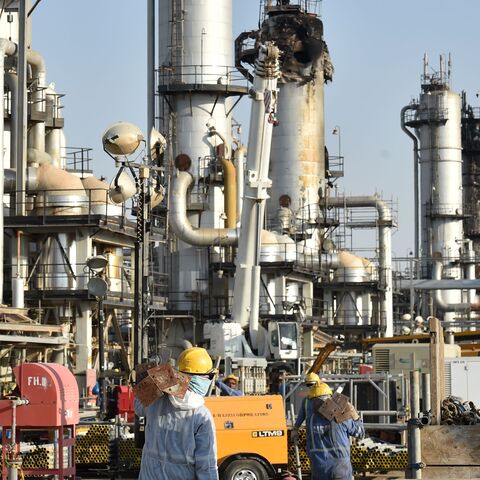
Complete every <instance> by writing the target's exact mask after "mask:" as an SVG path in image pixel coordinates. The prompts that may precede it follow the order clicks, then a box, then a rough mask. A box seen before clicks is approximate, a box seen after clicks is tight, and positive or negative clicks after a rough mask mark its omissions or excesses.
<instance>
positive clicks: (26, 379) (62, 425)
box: [0, 363, 79, 480]
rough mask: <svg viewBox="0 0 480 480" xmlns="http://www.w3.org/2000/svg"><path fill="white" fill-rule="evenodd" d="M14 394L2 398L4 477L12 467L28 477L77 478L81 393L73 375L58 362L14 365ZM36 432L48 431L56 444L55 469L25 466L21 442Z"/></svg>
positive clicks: (0, 402)
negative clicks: (21, 452)
mask: <svg viewBox="0 0 480 480" xmlns="http://www.w3.org/2000/svg"><path fill="white" fill-rule="evenodd" d="M13 371H14V375H15V379H16V384H17V387H18V388H17V389H16V394H15V397H9V398H7V399H2V400H0V426H1V427H2V480H6V479H7V476H8V471H9V469H11V468H18V469H19V470H22V473H23V474H24V475H25V476H33V475H55V476H56V477H57V478H61V479H65V478H70V479H72V478H75V425H76V424H78V421H79V411H78V409H79V393H78V386H77V382H76V379H75V377H74V375H73V374H72V373H71V372H70V370H68V369H67V368H66V367H63V366H62V365H58V364H56V363H24V364H22V365H20V366H18V367H16V368H14V370H13ZM33 431H45V434H46V436H47V438H48V439H49V442H51V443H53V452H54V456H53V468H22V466H21V457H20V455H19V452H20V441H21V440H22V438H23V437H24V435H28V433H32V432H33Z"/></svg>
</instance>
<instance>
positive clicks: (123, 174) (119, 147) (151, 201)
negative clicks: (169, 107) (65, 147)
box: [102, 122, 167, 369]
mask: <svg viewBox="0 0 480 480" xmlns="http://www.w3.org/2000/svg"><path fill="white" fill-rule="evenodd" d="M144 142H145V140H144V135H143V133H142V132H141V130H140V129H139V128H138V127H137V126H135V125H133V124H131V123H127V122H118V123H116V124H114V125H112V126H111V127H110V128H108V129H107V130H106V132H105V133H104V134H103V138H102V143H103V149H104V151H105V152H106V153H107V155H109V156H110V157H112V158H113V159H114V160H115V162H116V163H117V164H118V163H120V165H121V167H120V169H119V170H118V172H117V174H116V176H115V178H114V179H113V180H112V182H111V183H110V189H109V196H110V199H111V200H112V201H113V202H114V203H124V202H126V201H127V200H128V199H130V198H132V197H134V196H136V197H137V210H136V217H137V222H136V235H135V241H134V263H135V269H134V298H133V302H134V305H133V332H132V333H133V335H132V336H133V338H132V342H133V348H132V350H133V352H132V353H133V362H132V363H133V365H132V367H133V368H134V367H135V365H139V364H140V363H142V361H143V360H144V359H145V358H146V357H147V356H148V337H147V335H146V328H145V327H146V323H147V318H148V268H147V266H148V245H149V241H148V236H149V230H150V210H151V208H153V206H155V205H158V204H159V203H160V202H161V201H162V200H163V196H164V190H163V186H162V185H161V175H162V172H163V167H162V166H161V163H162V155H163V152H164V151H165V147H166V145H167V142H166V141H165V139H164V137H163V136H162V135H161V134H160V133H159V132H157V131H156V130H155V129H153V128H152V131H151V133H150V152H149V153H150V155H149V159H151V164H150V163H148V164H147V162H146V160H147V159H146V158H145V156H144V157H143V158H142V161H141V163H135V162H132V161H130V160H129V156H131V155H133V153H135V152H136V151H137V150H138V148H139V146H140V144H141V143H144ZM151 176H155V177H156V180H157V181H156V188H153V187H151V183H152V182H151ZM133 368H132V369H133Z"/></svg>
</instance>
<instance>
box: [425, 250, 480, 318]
mask: <svg viewBox="0 0 480 480" xmlns="http://www.w3.org/2000/svg"><path fill="white" fill-rule="evenodd" d="M442 270H443V264H442V262H440V261H438V260H437V261H435V262H434V263H433V272H432V277H433V279H434V280H441V279H442ZM433 301H434V302H435V305H436V306H437V307H438V308H439V309H440V310H443V311H444V312H469V311H470V310H471V309H472V305H471V304H470V303H447V302H445V300H444V299H443V297H442V291H441V290H434V291H433Z"/></svg>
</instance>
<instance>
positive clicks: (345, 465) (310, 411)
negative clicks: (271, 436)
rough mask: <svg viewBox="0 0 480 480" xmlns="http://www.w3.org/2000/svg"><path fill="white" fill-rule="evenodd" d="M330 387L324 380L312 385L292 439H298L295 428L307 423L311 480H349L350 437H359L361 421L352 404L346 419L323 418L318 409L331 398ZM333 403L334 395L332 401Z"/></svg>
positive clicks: (360, 434) (350, 469)
mask: <svg viewBox="0 0 480 480" xmlns="http://www.w3.org/2000/svg"><path fill="white" fill-rule="evenodd" d="M332 395H333V392H332V389H331V388H330V387H329V386H328V385H327V384H326V383H324V382H320V383H317V384H315V385H314V386H313V387H312V388H311V389H310V391H309V392H308V397H307V399H306V400H305V402H303V403H302V406H301V408H300V411H299V413H298V417H297V420H296V422H295V426H294V427H293V429H292V434H291V438H292V440H293V441H294V442H296V441H298V429H299V428H300V426H301V425H302V423H303V422H304V421H305V423H306V426H307V435H306V438H307V454H308V456H309V458H310V464H311V468H312V475H311V480H334V479H335V480H337V479H338V480H351V478H352V464H351V462H350V437H356V438H362V437H363V436H364V434H365V430H364V427H363V422H362V421H361V419H360V417H359V416H358V414H357V412H356V410H355V409H354V408H353V406H352V405H351V404H348V405H349V407H350V411H351V413H352V414H351V416H350V417H349V418H347V419H346V420H345V419H343V418H342V419H341V420H342V421H340V422H337V420H336V419H335V418H332V419H331V420H329V419H327V418H326V417H324V416H323V415H322V414H321V413H320V412H319V409H320V408H321V407H322V405H323V403H324V402H326V401H327V400H329V399H331V398H332ZM331 401H332V402H335V397H334V398H333V399H332V400H331Z"/></svg>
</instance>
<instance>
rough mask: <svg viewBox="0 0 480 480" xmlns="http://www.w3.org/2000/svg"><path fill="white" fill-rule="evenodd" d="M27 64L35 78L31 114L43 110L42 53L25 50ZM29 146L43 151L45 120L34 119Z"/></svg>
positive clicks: (43, 71) (43, 73)
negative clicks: (35, 83)
mask: <svg viewBox="0 0 480 480" xmlns="http://www.w3.org/2000/svg"><path fill="white" fill-rule="evenodd" d="M27 64H28V65H30V67H31V68H32V78H33V79H36V80H37V85H36V88H35V90H34V91H33V92H32V114H38V113H41V112H43V111H44V106H45V102H44V95H43V91H44V88H45V87H46V85H45V83H46V79H47V69H46V67H45V60H44V59H43V57H42V55H40V54H39V53H38V52H35V51H34V50H27ZM30 135H31V139H32V141H31V145H30V147H31V148H34V149H35V150H38V151H39V152H40V153H44V152H45V122H43V121H35V122H33V125H32V127H31V129H30Z"/></svg>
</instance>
